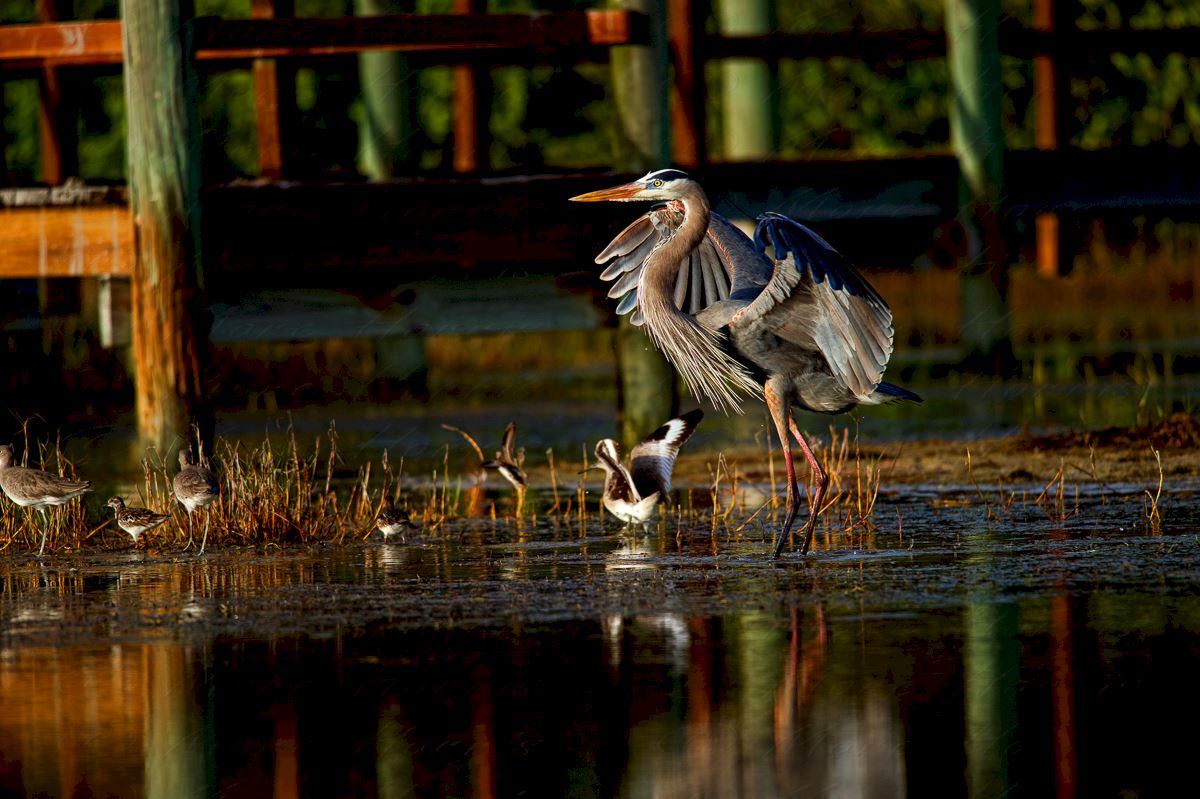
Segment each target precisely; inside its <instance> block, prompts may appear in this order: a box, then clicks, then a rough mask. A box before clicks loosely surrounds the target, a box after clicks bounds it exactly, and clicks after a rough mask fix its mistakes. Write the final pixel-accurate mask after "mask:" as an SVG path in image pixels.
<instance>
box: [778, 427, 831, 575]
mask: <svg viewBox="0 0 1200 799" xmlns="http://www.w3.org/2000/svg"><path fill="white" fill-rule="evenodd" d="M788 425H789V426H790V427H791V429H792V435H793V436H795V437H796V441H797V443H799V444H800V449H802V450H804V457H806V458H808V466H809V468H811V469H812V470H813V474H814V475H816V476H817V495H816V496H815V497H814V498H813V504H812V508H811V509H810V510H809V514H808V521H807V522H805V524H804V530H803V533H804V546H802V547H801V548H800V554H801V555H807V554H808V547H809V544H811V543H812V534H813V530H814V529H816V526H817V516H819V515H820V514H821V505H822V504H823V503H824V502H825V492H826V491H828V490H829V474H828V473H827V472H826V471H825V469H824V468H823V467H822V466H821V462H820V461H818V460H817V456H816V455H814V454H813V451H812V450H811V449H809V447H808V442H807V441H805V440H804V436H803V435H801V433H800V427H799V426H798V425H797V424H796V420H795V419H793V418H791V416H790V415H789V416H788Z"/></svg>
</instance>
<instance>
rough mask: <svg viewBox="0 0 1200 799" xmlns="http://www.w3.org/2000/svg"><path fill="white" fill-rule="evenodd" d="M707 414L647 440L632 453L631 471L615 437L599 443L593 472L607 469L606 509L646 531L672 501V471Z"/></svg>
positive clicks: (680, 420)
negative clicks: (662, 506) (664, 504)
mask: <svg viewBox="0 0 1200 799" xmlns="http://www.w3.org/2000/svg"><path fill="white" fill-rule="evenodd" d="M703 418H704V411H702V410H700V409H699V408H697V409H696V410H694V411H688V412H687V413H685V414H682V415H680V416H678V417H676V418H675V419H672V420H671V421H669V422H667V423H666V424H664V425H663V426H662V427H659V428H658V429H657V430H655V431H654V432H653V433H651V434H650V435H648V436H646V437H645V438H643V439H642V440H641V441H640V442H639V443H638V445H637V446H635V447H634V448H633V452H631V453H629V468H628V469H627V468H625V465H624V464H623V463H621V447H620V445H618V444H617V442H616V441H614V440H613V439H611V438H605V439H601V440H600V442H599V443H598V444H596V460H597V463H596V465H594V466H589V467H588V468H587V469H584V471H590V470H592V469H603V470H604V507H605V509H607V510H608V512H609V513H611V514H612V515H613V516H616V517H617V518H618V519H620V520H621V521H623V522H625V524H626V526H629V525H632V524H635V523H636V524H640V525H642V529H645V528H646V525H647V523H648V522H649V521H650V519H651V517H653V516H654V514H655V512H656V511H657V510H658V503H659V502H668V501H670V495H671V471H672V469H673V468H674V466H675V456H677V455H678V454H679V448H680V447H682V446H683V444H684V442H685V441H687V440H688V439H689V438H691V437H692V433H694V432H695V430H696V425H698V424H700V420H701V419H703Z"/></svg>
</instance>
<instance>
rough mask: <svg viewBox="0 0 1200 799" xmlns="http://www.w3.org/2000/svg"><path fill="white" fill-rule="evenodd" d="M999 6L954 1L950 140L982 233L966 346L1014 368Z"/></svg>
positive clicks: (964, 205)
mask: <svg viewBox="0 0 1200 799" xmlns="http://www.w3.org/2000/svg"><path fill="white" fill-rule="evenodd" d="M999 21H1000V2H999V0H946V43H947V49H948V53H947V60H948V63H949V67H950V85H951V96H952V103H951V108H950V136H951V143H952V145H953V147H954V152H955V155H956V156H957V158H958V163H959V168H960V170H961V174H962V179H961V184H960V192H959V203H960V217H961V218H963V219H964V221H965V222H966V223H967V224H969V225H971V226H972V227H973V228H974V232H975V235H973V236H970V237H969V238H970V240H971V241H972V242H974V244H973V246H972V247H971V249H972V252H971V253H970V254H969V255H968V262H967V263H966V264H964V268H963V273H962V283H961V285H962V344H963V348H964V351H965V354H966V361H967V363H968V364H971V365H973V366H975V367H976V368H981V369H983V370H985V371H991V372H994V373H999V374H1003V373H1006V372H1008V371H1010V369H1011V368H1012V341H1011V337H1010V335H1009V327H1010V326H1009V312H1008V302H1007V294H1008V272H1007V270H1008V256H1007V253H1006V252H1005V247H1004V241H1003V237H1002V236H1001V233H1000V227H999V218H1000V215H999V204H1000V198H1001V196H1002V191H1003V180H1004V128H1003V124H1002V109H1003V101H1004V87H1003V84H1002V83H1001V76H1000V46H999V37H998V33H997V30H998V26H999Z"/></svg>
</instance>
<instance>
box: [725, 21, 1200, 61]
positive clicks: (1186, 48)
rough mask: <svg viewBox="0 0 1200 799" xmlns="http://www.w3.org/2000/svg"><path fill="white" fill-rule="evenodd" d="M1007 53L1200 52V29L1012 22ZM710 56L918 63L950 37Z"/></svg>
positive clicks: (824, 40)
mask: <svg viewBox="0 0 1200 799" xmlns="http://www.w3.org/2000/svg"><path fill="white" fill-rule="evenodd" d="M1000 50H1001V51H1002V52H1003V53H1004V54H1005V55H1012V56H1017V57H1019V58H1032V57H1033V56H1035V55H1049V56H1053V57H1055V58H1057V59H1061V60H1064V61H1083V60H1095V59H1100V58H1107V57H1108V56H1110V55H1112V54H1113V53H1148V54H1150V55H1152V56H1155V57H1161V56H1164V55H1166V54H1168V53H1184V54H1188V55H1196V54H1200V29H1197V28H1173V29H1172V28H1163V29H1160V30H1090V31H1081V30H1066V31H1057V30H1056V31H1035V30H1030V29H1028V28H1026V27H1024V26H1022V25H1021V24H1019V23H1017V22H1016V21H1015V20H1014V21H1009V22H1008V23H1005V24H1003V25H1002V26H1001V28H1000ZM702 52H703V54H704V56H705V57H706V58H709V59H722V58H763V59H766V60H768V61H778V60H781V59H797V60H798V59H805V58H816V59H822V60H827V59H830V58H848V59H852V60H854V61H866V62H869V63H894V62H905V61H917V60H921V59H926V58H944V57H945V56H946V33H945V31H943V30H940V29H937V28H913V29H910V30H902V31H862V30H849V31H836V32H829V33H824V32H822V33H780V32H776V33H769V34H766V35H764V36H724V37H721V36H714V37H709V38H708V39H706V40H705V41H704V46H703V48H702Z"/></svg>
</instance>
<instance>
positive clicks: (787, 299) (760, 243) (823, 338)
mask: <svg viewBox="0 0 1200 799" xmlns="http://www.w3.org/2000/svg"><path fill="white" fill-rule="evenodd" d="M754 244H755V246H756V247H757V248H758V250H759V251H760V252H764V253H766V254H767V255H773V256H774V259H775V271H774V273H773V274H772V276H771V279H770V281H769V282H768V283H767V285H766V286H765V287H764V288H763V290H762V291H761V292H760V293H759V295H758V297H757V298H756V299H755V300H754V301H753V302H752V303H750V305H748V306H746V307H745V308H744V309H742V310H741V311H740V312H739V313H738V314H737V315H736V316H735V317H734V318H733V320H731V322H730V324H731V325H732V326H736V325H738V324H745V323H748V322H753V321H761V322H762V323H763V324H765V325H766V326H767V328H768V329H769V330H771V332H773V333H775V335H777V336H779V337H780V338H782V339H784V340H786V341H790V342H792V343H794V344H798V345H800V346H803V347H815V348H816V349H817V350H819V351H820V352H821V354H822V355H824V356H825V359H826V360H827V361H828V362H829V366H830V368H831V369H832V370H833V373H834V375H835V376H836V377H837V378H838V379H840V380H841V381H842V382H843V383H845V385H846V387H847V388H849V389H850V391H852V392H853V393H854V394H855V395H857V396H859V397H867V396H869V395H870V394H871V392H872V391H874V390H875V387H876V386H877V385H879V381H880V380H881V379H882V378H883V371H884V368H885V367H886V366H887V362H888V360H889V359H890V358H891V355H892V340H893V337H894V335H895V331H894V329H893V327H892V312H891V309H889V308H888V306H887V303H886V302H884V300H883V298H882V297H880V296H879V293H878V292H877V291H875V289H874V288H872V286H871V284H870V283H868V282H867V280H866V278H865V277H863V276H862V274H860V273H859V271H858V270H857V269H855V268H854V267H853V266H852V265H851V264H850V263H849V262H848V261H846V259H845V258H843V257H842V255H841V254H840V253H839V252H838V251H837V250H835V249H834V248H833V247H831V246H830V245H829V243H828V242H826V241H825V240H824V239H823V238H821V237H820V236H818V235H817V234H816V233H814V232H813V231H811V230H809V229H808V228H807V227H805V226H804V225H801V224H800V223H799V222H796V221H794V220H792V219H789V218H788V217H786V216H783V215H782V214H775V213H770V214H766V215H764V216H762V217H759V222H758V227H757V229H756V230H755V232H754ZM771 249H773V252H769V251H768V250H771Z"/></svg>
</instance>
